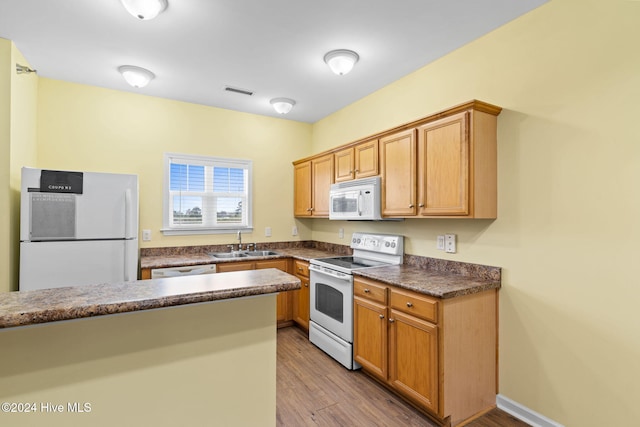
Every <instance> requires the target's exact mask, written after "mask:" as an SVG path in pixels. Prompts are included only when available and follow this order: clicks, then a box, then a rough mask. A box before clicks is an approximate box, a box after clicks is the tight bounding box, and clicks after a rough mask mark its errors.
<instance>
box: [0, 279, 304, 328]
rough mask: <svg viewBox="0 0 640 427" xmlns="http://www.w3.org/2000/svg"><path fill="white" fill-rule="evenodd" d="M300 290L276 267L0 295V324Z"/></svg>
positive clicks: (18, 324) (32, 322)
mask: <svg viewBox="0 0 640 427" xmlns="http://www.w3.org/2000/svg"><path fill="white" fill-rule="evenodd" d="M296 289H300V280H299V279H297V278H295V277H294V276H292V275H290V274H287V273H284V272H282V271H280V270H277V269H273V268H269V269H264V270H250V271H238V272H230V273H222V274H205V275H197V276H183V277H172V278H166V279H152V280H138V281H133V282H122V283H110V284H97V285H86V286H73V287H66V288H54V289H42V290H35V291H22V292H7V293H0V328H10V327H16V326H26V325H33V324H37V323H47V322H54V321H59V320H69V319H78V318H83V317H93V316H102V315H107V314H116V313H126V312H132V311H141V310H150V309H154V308H161V307H171V306H178V305H184V304H194V303H201V302H210V301H218V300H225V299H231V298H240V297H246V296H253V295H265V294H271V293H277V292H284V291H291V290H296Z"/></svg>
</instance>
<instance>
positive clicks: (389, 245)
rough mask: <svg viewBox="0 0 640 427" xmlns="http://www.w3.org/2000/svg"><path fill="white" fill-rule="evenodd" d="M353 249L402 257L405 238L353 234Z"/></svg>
mask: <svg viewBox="0 0 640 427" xmlns="http://www.w3.org/2000/svg"><path fill="white" fill-rule="evenodd" d="M351 248H352V249H357V250H363V251H370V252H377V253H382V254H388V255H402V254H403V253H404V236H396V235H392V234H370V233H353V236H352V237H351Z"/></svg>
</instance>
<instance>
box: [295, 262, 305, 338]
mask: <svg viewBox="0 0 640 427" xmlns="http://www.w3.org/2000/svg"><path fill="white" fill-rule="evenodd" d="M293 274H294V275H295V276H296V277H297V278H298V279H300V282H302V283H301V287H300V290H298V291H293V292H292V302H293V321H294V322H295V323H296V324H297V325H298V326H300V327H301V328H302V329H304V330H305V331H309V263H308V262H306V261H301V260H297V259H294V260H293Z"/></svg>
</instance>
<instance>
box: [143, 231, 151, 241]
mask: <svg viewBox="0 0 640 427" xmlns="http://www.w3.org/2000/svg"><path fill="white" fill-rule="evenodd" d="M142 241H143V242H150V241H151V230H142Z"/></svg>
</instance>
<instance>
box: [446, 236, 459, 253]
mask: <svg viewBox="0 0 640 427" xmlns="http://www.w3.org/2000/svg"><path fill="white" fill-rule="evenodd" d="M444 247H445V251H446V252H447V253H450V254H455V253H456V235H455V234H445V235H444Z"/></svg>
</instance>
